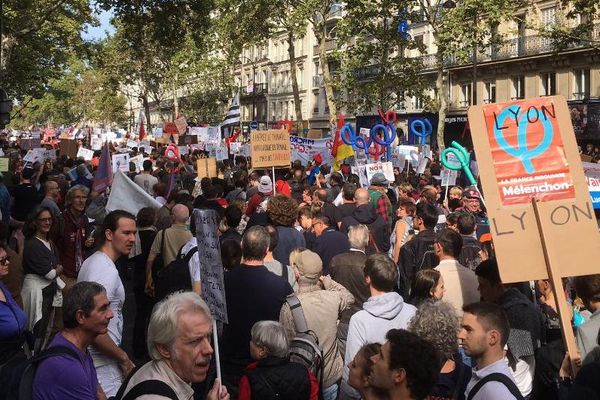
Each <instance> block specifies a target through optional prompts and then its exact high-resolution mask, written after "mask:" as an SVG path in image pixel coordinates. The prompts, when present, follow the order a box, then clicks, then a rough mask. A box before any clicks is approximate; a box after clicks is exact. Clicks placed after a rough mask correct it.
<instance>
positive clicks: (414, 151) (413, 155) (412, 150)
mask: <svg viewBox="0 0 600 400" xmlns="http://www.w3.org/2000/svg"><path fill="white" fill-rule="evenodd" d="M398 154H404V158H405V159H406V160H408V161H409V162H410V163H411V164H412V166H413V168H417V166H418V165H419V148H418V147H417V146H407V145H400V146H398Z"/></svg>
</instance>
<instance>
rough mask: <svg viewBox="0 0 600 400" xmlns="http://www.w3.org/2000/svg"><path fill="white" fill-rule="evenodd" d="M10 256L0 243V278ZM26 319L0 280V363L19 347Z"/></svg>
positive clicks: (6, 273) (3, 275)
mask: <svg viewBox="0 0 600 400" xmlns="http://www.w3.org/2000/svg"><path fill="white" fill-rule="evenodd" d="M9 263H10V258H9V257H8V254H6V248H5V247H4V245H2V244H0V279H3V278H4V277H5V276H7V275H8V267H9ZM26 324H27V319H26V318H25V314H24V313H23V310H21V308H20V307H19V306H18V304H17V303H16V301H15V299H14V298H13V297H12V295H11V294H10V291H9V290H8V288H7V287H6V286H5V285H4V283H3V282H2V281H1V280H0V365H2V364H3V363H4V361H5V360H8V359H10V357H11V356H12V355H13V354H14V353H15V352H16V351H18V350H19V349H20V348H21V345H22V344H23V333H24V331H25V325H26Z"/></svg>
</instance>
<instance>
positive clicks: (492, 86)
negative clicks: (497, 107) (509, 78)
mask: <svg viewBox="0 0 600 400" xmlns="http://www.w3.org/2000/svg"><path fill="white" fill-rule="evenodd" d="M485 90H486V92H487V99H485V102H486V103H495V102H496V82H486V83H485Z"/></svg>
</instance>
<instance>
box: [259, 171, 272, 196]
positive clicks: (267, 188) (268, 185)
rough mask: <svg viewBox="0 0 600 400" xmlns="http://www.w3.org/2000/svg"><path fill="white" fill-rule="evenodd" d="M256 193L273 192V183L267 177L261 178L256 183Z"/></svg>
mask: <svg viewBox="0 0 600 400" xmlns="http://www.w3.org/2000/svg"><path fill="white" fill-rule="evenodd" d="M258 191H259V192H261V193H263V194H264V193H271V192H272V191H273V181H271V178H269V177H268V176H266V175H265V176H261V177H260V180H259V181H258Z"/></svg>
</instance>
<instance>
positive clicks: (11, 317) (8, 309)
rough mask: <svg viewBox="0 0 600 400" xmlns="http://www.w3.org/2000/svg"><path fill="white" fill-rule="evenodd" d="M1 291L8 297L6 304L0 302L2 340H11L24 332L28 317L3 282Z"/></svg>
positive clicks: (0, 283)
mask: <svg viewBox="0 0 600 400" xmlns="http://www.w3.org/2000/svg"><path fill="white" fill-rule="evenodd" d="M0 290H2V292H3V293H4V297H6V302H4V301H0V339H11V338H14V337H16V336H18V335H19V334H21V333H22V332H23V329H24V327H25V325H26V324H27V317H25V314H24V313H23V310H21V308H20V307H19V305H18V304H17V303H15V299H13V297H12V295H11V294H10V292H9V291H8V288H7V287H6V286H4V284H3V283H2V282H0Z"/></svg>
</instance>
